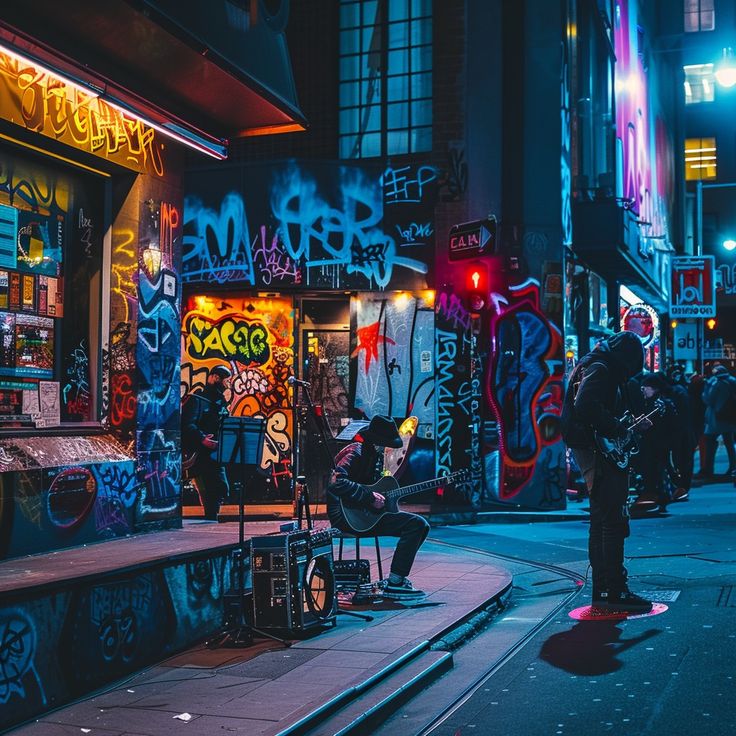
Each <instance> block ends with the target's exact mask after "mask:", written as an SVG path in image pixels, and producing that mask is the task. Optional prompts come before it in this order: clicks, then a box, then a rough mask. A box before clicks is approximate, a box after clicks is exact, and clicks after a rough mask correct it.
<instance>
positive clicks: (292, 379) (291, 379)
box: [286, 376, 310, 388]
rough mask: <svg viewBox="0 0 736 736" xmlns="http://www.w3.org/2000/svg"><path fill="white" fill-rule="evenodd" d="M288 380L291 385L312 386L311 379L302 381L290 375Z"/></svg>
mask: <svg viewBox="0 0 736 736" xmlns="http://www.w3.org/2000/svg"><path fill="white" fill-rule="evenodd" d="M286 382H287V383H288V384H290V385H291V386H304V387H305V388H309V386H310V383H309V381H300V380H299V379H298V378H297V377H296V376H289V377H288V378H287V379H286Z"/></svg>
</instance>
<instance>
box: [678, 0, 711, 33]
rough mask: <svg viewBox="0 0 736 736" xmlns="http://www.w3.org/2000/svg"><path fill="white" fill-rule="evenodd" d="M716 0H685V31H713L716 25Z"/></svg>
mask: <svg viewBox="0 0 736 736" xmlns="http://www.w3.org/2000/svg"><path fill="white" fill-rule="evenodd" d="M714 1H715V0H685V2H684V12H685V14H684V21H685V33H697V32H698V31H712V30H713V29H714V28H715V27H716V11H715V8H714Z"/></svg>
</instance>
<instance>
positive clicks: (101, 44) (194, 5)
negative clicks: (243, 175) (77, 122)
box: [0, 0, 306, 143]
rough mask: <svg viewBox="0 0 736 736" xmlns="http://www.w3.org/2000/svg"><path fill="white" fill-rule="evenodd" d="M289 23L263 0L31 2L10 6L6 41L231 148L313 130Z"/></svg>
mask: <svg viewBox="0 0 736 736" xmlns="http://www.w3.org/2000/svg"><path fill="white" fill-rule="evenodd" d="M281 7H282V8H285V9H286V11H285V12H286V15H288V2H283V3H282V4H281ZM285 23H286V17H285V15H284V14H280V15H278V16H273V17H272V16H269V15H268V14H267V13H266V12H265V9H264V5H263V2H262V0H253V2H251V3H241V2H239V1H238V0H208V1H207V2H184V3H182V2H179V0H142V1H141V2H132V1H131V2H126V0H105V2H99V1H98V0H64V2H59V1H58V0H26V2H23V3H11V4H8V5H7V6H6V7H4V8H3V14H2V19H1V20H0V42H2V43H3V44H10V45H12V46H13V47H14V48H15V49H17V50H18V51H19V52H20V53H23V54H26V55H27V56H28V57H29V58H32V59H34V60H35V61H38V62H41V63H43V64H44V65H45V66H47V67H48V68H50V69H52V70H53V71H57V72H59V73H60V74H63V75H64V76H65V77H67V78H70V79H72V80H74V81H76V82H78V83H79V84H80V85H82V86H88V87H90V88H91V89H94V90H95V91H96V92H97V93H98V94H99V95H100V96H101V97H103V98H106V99H109V100H110V101H112V102H115V103H116V104H119V105H122V106H124V107H127V108H128V109H130V110H131V111H132V112H134V113H137V114H139V115H141V116H142V117H145V118H148V119H150V120H152V121H153V122H154V123H157V124H160V125H161V124H168V125H170V127H171V128H172V129H174V127H175V126H178V127H179V128H182V129H183V130H185V131H186V130H190V131H193V132H194V133H195V134H197V135H198V136H200V137H201V138H203V139H205V140H206V139H208V138H210V139H214V140H216V141H218V142H219V143H222V142H224V141H226V140H227V139H229V138H232V137H237V136H242V135H253V134H262V133H270V132H286V131H290V130H302V129H304V128H305V127H306V121H305V119H304V116H303V114H302V113H301V111H300V110H299V107H298V103H297V98H296V90H295V87H294V80H293V76H292V71H291V63H290V61H289V56H288V50H287V47H286V40H285V36H284V33H283V30H284V26H285Z"/></svg>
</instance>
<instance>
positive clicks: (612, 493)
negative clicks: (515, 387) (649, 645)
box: [561, 331, 652, 612]
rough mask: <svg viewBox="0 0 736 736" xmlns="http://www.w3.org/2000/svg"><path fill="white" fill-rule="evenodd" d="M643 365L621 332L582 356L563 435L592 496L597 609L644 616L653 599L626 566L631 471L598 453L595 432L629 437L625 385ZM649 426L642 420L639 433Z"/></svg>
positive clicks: (633, 338)
mask: <svg viewBox="0 0 736 736" xmlns="http://www.w3.org/2000/svg"><path fill="white" fill-rule="evenodd" d="M643 365H644V348H643V346H642V343H641V340H640V338H639V336H638V335H637V334H635V333H634V332H629V331H623V332H619V333H617V334H615V335H612V336H611V337H608V338H606V339H605V340H602V341H601V342H599V343H598V344H597V345H596V346H595V348H594V349H593V350H592V351H591V352H590V353H588V354H587V355H585V356H583V357H582V358H581V359H580V361H579V362H578V364H577V365H576V366H575V369H574V370H573V372H572V374H571V375H570V378H569V380H568V385H567V391H566V392H565V399H564V402H563V408H562V417H561V424H562V436H563V439H564V441H565V442H566V443H567V445H568V447H569V448H570V449H571V450H572V453H573V456H574V458H575V462H576V463H577V464H578V466H579V468H580V470H581V472H582V473H583V477H584V478H585V482H586V486H587V488H588V491H589V493H590V529H589V536H588V555H589V558H590V566H591V569H592V578H593V596H592V601H593V605H594V606H596V607H602V608H608V609H614V610H619V611H627V612H646V611H650V610H651V609H652V604H651V602H650V601H647V600H645V599H644V598H642V597H640V596H638V595H636V594H635V593H632V592H631V591H630V590H629V587H628V584H627V573H626V568H625V567H624V540H625V539H626V537H628V536H629V514H628V495H629V483H628V476H629V474H628V470H621V469H620V468H618V467H617V466H616V465H614V464H613V463H611V462H610V461H609V460H607V459H606V458H605V457H604V456H603V455H602V454H601V453H600V452H599V451H598V449H597V445H596V442H595V437H594V433H596V432H597V433H599V434H600V435H602V436H604V437H608V438H611V439H617V438H624V437H626V436H627V435H628V429H629V428H628V427H627V424H626V422H625V421H624V420H623V419H622V418H621V417H622V416H623V414H624V412H625V410H626V409H627V408H628V407H627V406H625V399H624V396H625V387H626V383H627V382H628V381H629V379H631V378H633V377H634V376H635V375H637V374H638V373H641V370H642V368H643ZM648 426H651V423H650V422H643V423H641V424H640V425H639V426H638V427H636V428H635V429H637V430H644V429H646V428H647V427H648Z"/></svg>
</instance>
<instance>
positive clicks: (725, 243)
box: [723, 239, 736, 250]
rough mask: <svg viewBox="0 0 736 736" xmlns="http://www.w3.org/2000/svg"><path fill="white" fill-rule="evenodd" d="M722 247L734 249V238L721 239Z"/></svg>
mask: <svg viewBox="0 0 736 736" xmlns="http://www.w3.org/2000/svg"><path fill="white" fill-rule="evenodd" d="M723 247H724V248H725V249H726V250H734V249H736V240H731V239H729V240H724V241H723Z"/></svg>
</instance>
